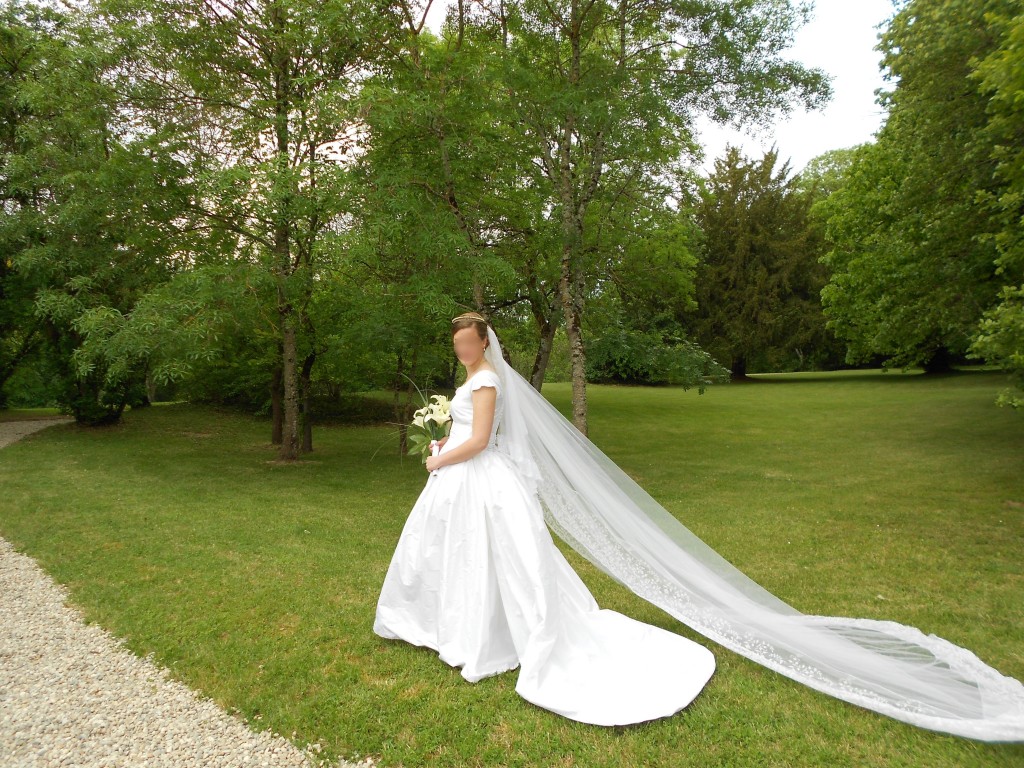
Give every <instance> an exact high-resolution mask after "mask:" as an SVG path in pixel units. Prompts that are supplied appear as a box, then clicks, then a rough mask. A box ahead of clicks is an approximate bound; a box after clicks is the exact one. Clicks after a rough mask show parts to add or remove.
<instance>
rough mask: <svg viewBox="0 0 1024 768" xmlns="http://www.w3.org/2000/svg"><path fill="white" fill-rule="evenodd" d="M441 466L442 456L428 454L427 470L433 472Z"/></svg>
mask: <svg viewBox="0 0 1024 768" xmlns="http://www.w3.org/2000/svg"><path fill="white" fill-rule="evenodd" d="M440 466H441V457H440V456H427V472H433V471H434V470H435V469H437V468H438V467H440Z"/></svg>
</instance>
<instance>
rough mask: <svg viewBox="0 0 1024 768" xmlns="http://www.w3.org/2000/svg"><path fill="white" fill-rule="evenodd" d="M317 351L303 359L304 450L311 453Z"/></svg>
mask: <svg viewBox="0 0 1024 768" xmlns="http://www.w3.org/2000/svg"><path fill="white" fill-rule="evenodd" d="M315 362H316V353H315V352H311V353H310V354H308V355H306V359H305V360H303V361H302V379H301V381H302V450H303V452H304V453H309V452H311V451H312V450H313V410H312V405H313V392H312V390H313V382H312V373H313V364H314V363H315Z"/></svg>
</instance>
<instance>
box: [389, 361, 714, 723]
mask: <svg viewBox="0 0 1024 768" xmlns="http://www.w3.org/2000/svg"><path fill="white" fill-rule="evenodd" d="M479 387H495V389H496V390H497V401H496V404H495V414H494V423H493V425H492V427H491V435H490V441H489V444H488V446H487V447H486V448H485V449H484V450H483V451H481V452H480V453H478V454H477V455H476V456H474V457H472V458H470V459H468V460H466V461H462V462H458V463H455V464H449V465H447V466H444V467H441V468H440V469H438V470H436V472H434V473H431V474H430V475H429V476H428V479H427V483H426V486H425V487H424V489H423V492H422V493H421V494H420V496H419V498H418V499H417V500H416V503H415V505H414V506H413V508H412V511H411V512H410V514H409V518H408V520H407V521H406V523H405V527H404V529H403V530H402V533H401V536H400V538H399V540H398V545H397V547H396V549H395V553H394V556H393V558H392V560H391V564H390V566H389V568H388V571H387V576H386V577H385V579H384V585H383V588H382V589H381V594H380V599H379V601H378V604H377V612H376V617H375V619H374V625H373V629H374V632H376V633H377V634H378V635H380V636H382V637H385V638H390V639H402V640H404V641H406V642H409V643H412V644H414V645H420V646H426V647H428V648H433V649H434V650H436V651H437V652H438V654H439V656H440V658H441V660H442V661H444V662H446V663H447V664H449V665H451V666H453V667H461V674H462V676H463V677H464V678H465V679H466V680H469V681H471V682H475V681H477V680H480V679H482V678H484V677H488V676H490V675H496V674H499V673H501V672H505V671H508V670H511V669H514V668H515V667H517V666H518V667H519V677H518V680H517V682H516V691H517V692H518V693H519V694H520V695H521V696H522V697H523V698H524V699H526V700H527V701H530V702H532V703H534V704H536V705H537V706H540V707H543V708H545V709H549V710H551V711H553V712H557V713H558V714H560V715H563V716H565V717H568V718H571V719H573V720H579V721H582V722H586V723H594V724H597V725H622V724H627V723H637V722H642V721H645V720H651V719H654V718H659V717H665V716H668V715H671V714H673V713H675V712H678V711H679V710H681V709H683V708H684V707H686V706H687V705H688V704H689V703H690V702H691V701H692V700H693V699H694V697H696V696H697V694H698V693H699V692H700V691H701V690H702V689H703V687H704V686H705V685H706V684H707V682H708V680H709V679H710V678H711V675H712V674H713V673H714V670H715V657H714V655H713V654H712V653H711V651H709V650H708V649H707V648H705V647H704V646H702V645H699V644H697V643H694V642H692V641H691V640H688V639H687V638H684V637H682V636H681V635H678V634H675V633H673V632H669V631H667V630H665V629H661V628H659V627H654V626H651V625H648V624H643V623H641V622H639V621H636V620H635V619H631V618H629V617H627V616H624V615H622V614H621V613H617V612H615V611H611V610H608V609H601V608H599V607H598V605H597V603H596V601H595V600H594V598H593V596H592V595H591V593H590V591H589V590H588V589H587V587H586V585H585V584H584V583H583V582H582V581H581V580H580V578H579V576H578V575H577V574H576V572H575V571H574V570H573V569H572V567H571V566H570V565H569V563H568V561H567V560H566V559H565V557H564V556H563V555H562V553H561V552H560V551H559V549H558V548H557V547H556V546H555V544H554V541H553V539H552V537H551V535H550V533H549V531H548V528H547V526H546V524H545V522H544V515H543V510H542V508H541V505H540V501H539V499H538V498H537V496H536V495H534V494H532V493H531V492H529V491H528V490H527V486H526V485H525V484H524V483H523V482H522V481H521V478H520V476H519V474H518V470H517V465H516V464H515V463H514V462H513V460H512V459H511V457H510V456H509V455H508V454H506V453H504V452H502V451H501V450H500V449H499V447H498V446H497V444H496V440H495V436H496V432H497V430H498V426H499V422H500V420H501V417H502V413H503V406H504V397H503V393H502V382H501V380H500V378H499V377H498V376H497V374H495V373H494V372H493V371H490V370H487V369H483V370H480V371H477V373H476V374H474V375H473V376H472V377H470V379H469V380H468V381H467V382H466V383H465V384H463V385H462V386H461V387H459V388H458V389H457V390H456V391H455V395H454V397H453V398H452V400H451V416H452V427H451V432H450V435H449V438H448V441H447V442H446V443H445V445H444V447H443V448H442V449H441V452H442V453H444V452H446V451H449V450H451V449H453V448H455V446H457V445H459V444H460V443H461V442H463V441H464V440H466V439H468V438H469V437H470V435H471V434H472V425H473V400H472V395H471V392H472V390H475V389H477V388H479Z"/></svg>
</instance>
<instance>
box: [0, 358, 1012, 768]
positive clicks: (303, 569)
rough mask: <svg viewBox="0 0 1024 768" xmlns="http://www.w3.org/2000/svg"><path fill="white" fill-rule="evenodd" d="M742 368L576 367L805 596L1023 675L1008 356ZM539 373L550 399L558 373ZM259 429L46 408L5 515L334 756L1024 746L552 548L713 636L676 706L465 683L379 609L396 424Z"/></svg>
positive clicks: (397, 486) (707, 514)
mask: <svg viewBox="0 0 1024 768" xmlns="http://www.w3.org/2000/svg"><path fill="white" fill-rule="evenodd" d="M757 378H758V379H759V380H758V381H757V383H752V384H729V385H724V386H719V387H715V388H712V389H710V390H708V391H707V392H706V393H705V394H704V395H698V393H697V392H696V391H695V390H690V391H688V392H684V391H682V390H681V389H672V388H634V387H614V386H590V387H589V388H588V400H589V405H590V419H591V429H590V437H591V439H592V440H594V442H596V443H597V444H598V445H599V446H600V447H601V448H602V449H603V450H604V451H605V452H606V453H607V454H608V455H609V456H611V458H612V459H614V460H615V461H616V462H617V463H618V464H619V465H620V466H621V467H622V468H623V469H624V470H626V471H627V472H629V473H630V474H631V475H632V476H633V477H634V478H635V479H636V480H637V481H638V482H639V483H640V484H641V485H642V486H644V487H645V488H646V489H647V490H648V491H649V492H650V493H651V494H652V495H653V496H654V497H655V498H657V499H658V500H659V501H660V502H661V503H662V504H664V505H665V506H666V507H667V508H668V509H669V510H670V511H671V512H673V513H674V514H675V515H677V516H678V517H679V518H680V520H682V521H683V523H684V524H685V525H687V526H688V527H689V528H690V529H691V530H692V531H693V532H694V533H696V534H697V535H698V536H699V537H701V538H702V539H703V540H704V541H706V542H707V543H708V544H709V545H711V546H712V547H714V548H715V549H716V550H717V551H718V552H720V553H721V554H722V555H723V556H724V557H726V558H727V559H728V560H730V561H731V562H732V563H734V564H735V565H736V566H737V567H738V568H740V570H742V571H743V572H745V573H746V574H747V575H749V576H750V577H751V578H753V579H754V580H755V581H757V582H758V583H760V584H762V585H763V586H764V587H766V588H767V589H768V590H770V591H771V592H773V593H774V594H776V595H778V596H779V597H780V598H782V599H783V600H785V601H786V602H788V603H790V604H791V605H793V606H794V607H796V608H798V609H799V610H801V611H803V612H805V613H814V614H826V615H837V616H862V617H868V618H877V619H889V620H894V621H899V622H902V623H905V624H910V625H913V626H916V627H918V628H919V629H921V630H923V631H924V632H926V633H935V634H937V635H939V636H941V637H944V638H946V639H948V640H950V641H952V642H954V643H957V644H959V645H963V646H965V647H967V648H969V649H970V650H972V651H974V652H975V653H976V654H978V656H980V657H981V659H982V660H984V661H985V662H987V663H989V664H991V665H992V666H994V667H995V668H996V669H998V670H999V671H1000V672H1002V673H1004V674H1007V675H1011V676H1013V677H1016V678H1018V679H1020V680H1024V642H1022V641H1024V629H1022V627H1024V415H1022V414H1020V413H1016V412H1014V411H1012V410H1010V409H1005V408H1004V409H1001V408H997V407H996V406H995V405H994V404H993V400H994V397H995V394H996V392H997V391H999V390H1000V389H1001V388H1002V387H1003V386H1005V381H1006V378H1005V376H1003V375H1000V374H995V373H959V374H952V375H948V376H943V377H926V376H923V375H920V374H917V373H913V372H911V373H907V374H901V373H898V372H893V373H889V374H884V375H883V374H880V373H878V372H844V373H835V374H789V375H772V376H760V377H757ZM544 390H545V395H546V396H547V397H548V398H549V399H550V400H551V401H552V402H553V403H554V404H555V405H556V406H558V407H559V408H560V410H561V411H562V412H563V413H568V412H569V400H570V393H569V387H568V385H567V384H548V385H545V388H544ZM269 437H270V428H269V424H268V423H267V422H266V421H264V420H257V419H253V418H249V417H245V416H240V415H238V414H237V413H232V412H228V411H221V410H217V409H212V408H207V407H195V406H189V405H181V404H177V405H158V406H154V407H151V408H146V409H139V410H132V411H129V412H127V413H126V414H125V417H124V421H123V423H122V424H120V425H117V426H113V427H107V428H101V429H86V428H79V427H76V426H75V425H73V424H66V425H57V426H54V427H51V428H49V429H47V430H44V431H42V432H39V433H36V434H33V435H30V436H29V437H27V438H26V439H24V440H22V441H20V442H18V443H16V444H14V445H12V446H10V447H8V448H6V449H3V451H0V487H2V489H3V493H2V495H0V535H3V536H4V537H5V538H7V539H8V540H9V541H11V542H12V543H13V544H14V546H15V547H16V548H17V549H18V550H20V551H23V552H26V553H27V554H29V555H31V556H32V557H34V558H36V559H37V560H38V561H39V562H40V564H41V565H42V566H43V567H44V568H45V569H46V570H47V571H48V572H49V573H50V574H52V575H53V576H54V578H55V579H56V580H57V581H59V582H61V583H63V584H66V585H67V586H68V588H69V590H70V592H71V595H72V599H73V602H74V604H75V605H77V606H78V607H80V608H81V610H82V611H83V612H84V613H85V615H86V617H87V619H88V620H89V621H91V622H97V623H99V624H101V625H102V626H104V627H106V628H108V629H109V630H111V631H112V632H113V633H114V634H116V635H118V636H121V637H124V638H125V639H126V641H127V645H128V647H130V648H131V649H132V650H133V651H135V652H136V653H138V654H139V655H145V654H148V653H150V652H153V653H154V654H155V660H156V661H157V662H158V663H160V664H162V665H164V666H167V667H169V668H170V669H171V670H172V672H173V674H174V676H175V677H177V678H179V679H181V680H183V681H184V682H186V683H187V684H189V685H191V686H193V687H195V688H197V689H199V690H200V691H202V692H203V693H204V694H206V695H208V696H210V697H212V698H213V699H214V700H215V701H217V702H218V703H219V704H220V705H221V706H223V707H224V708H226V709H228V710H233V711H238V712H239V713H240V714H241V715H242V716H243V717H245V718H246V719H247V720H248V721H249V722H250V723H251V724H252V725H253V727H255V728H257V729H261V728H272V729H273V730H274V731H276V732H278V733H281V734H283V735H285V736H289V737H291V738H292V739H293V740H294V741H295V742H296V743H297V744H299V745H300V746H301V745H303V744H305V743H306V742H319V743H320V744H321V745H323V747H324V754H325V755H327V756H331V757H333V756H337V755H344V756H353V755H356V754H358V755H367V754H372V755H377V756H379V757H380V758H381V762H382V764H383V765H385V766H398V765H404V766H421V765H431V766H435V765H436V766H581V767H586V768H591V767H595V768H596V767H597V766H666V767H667V766H673V767H674V766H690V765H692V766H728V767H729V768H733V767H736V768H738V767H741V766H758V767H760V766H815V767H817V766H839V765H843V766H845V765H856V766H1024V744H984V743H981V742H975V741H969V740H966V739H961V738H957V737H952V736H947V735H943V734H938V733H934V732H932V731H926V730H923V729H920V728H916V727H913V726H909V725H906V724H904V723H901V722H898V721H896V720H893V719H891V718H888V717H885V716H883V715H879V714H876V713H874V712H871V711H868V710H865V709H862V708H859V707H856V706H854V705H852V704H848V703H846V702H843V701H840V700H838V699H834V698H831V697H829V696H826V695H824V694H821V693H818V692H817V691H814V690H812V689H810V688H808V687H806V686H803V685H801V684H799V683H796V682H794V681H792V680H789V679H788V678H786V677H783V676H782V675H779V674H777V673H775V672H773V671H771V670H768V669H766V668H764V667H761V666H759V665H757V664H755V663H753V662H750V661H748V660H747V659H745V658H743V657H741V656H738V655H736V654H734V653H732V652H731V651H728V650H726V649H725V648H723V647H721V646H719V645H717V644H715V643H714V642H713V641H711V640H708V639H707V638H704V637H703V636H701V635H699V634H697V633H695V632H693V631H692V630H690V629H689V628H688V627H686V626H684V625H682V624H681V623H680V622H678V621H676V620H675V619H673V618H671V617H670V616H668V615H667V614H665V613H664V612H662V611H660V610H659V609H657V608H655V607H653V606H651V605H649V604H648V603H646V602H644V601H642V600H641V599H639V598H637V597H635V596H634V595H632V593H630V592H628V591H626V590H624V589H623V588H621V587H620V586H618V585H617V584H615V583H613V582H612V581H611V580H610V579H608V578H606V577H605V576H604V575H603V574H601V573H600V572H598V571H597V570H596V569H595V568H593V567H592V566H591V565H590V564H589V563H587V562H585V561H583V560H582V559H581V558H579V557H578V556H576V555H575V553H572V552H571V551H568V550H566V551H567V554H568V556H569V558H570V562H572V564H573V565H574V566H575V567H576V568H577V569H578V570H579V572H580V574H581V575H582V576H583V578H584V580H585V581H586V582H587V584H588V585H589V586H590V587H591V589H592V591H593V592H594V595H595V597H596V598H597V600H598V602H599V603H600V604H601V606H602V607H606V608H612V609H615V610H618V611H621V612H623V613H626V614H628V615H630V616H633V617H635V618H637V619H640V620H642V621H646V622H650V623H653V624H657V625H659V626H662V627H666V628H668V629H671V630H672V631H676V632H679V633H680V634H682V635H684V636H686V637H689V638H690V639H693V640H696V641H697V642H700V643H702V644H704V645H706V646H707V647H708V648H710V649H711V650H712V651H713V652H714V653H715V656H716V658H717V662H718V667H717V670H716V672H715V675H714V676H713V677H712V678H711V681H710V682H709V684H708V686H707V687H706V688H705V689H704V690H703V691H702V692H701V694H700V695H699V696H698V698H697V699H696V700H695V701H694V702H693V703H692V704H691V705H690V706H689V707H687V709H685V710H683V711H682V712H679V713H677V714H676V715H674V716H672V717H670V718H665V719H662V720H658V721H654V722H650V723H646V724H641V725H637V726H630V727H623V728H602V727H599V726H591V725H585V724H582V723H576V722H574V721H571V720H567V719H564V718H561V717H559V716H558V715H555V714H553V713H551V712H548V711H546V710H543V709H540V708H538V707H535V706H533V705H531V704H529V703H528V702H526V701H524V700H523V699H521V698H520V697H519V696H518V695H517V694H516V693H515V690H514V688H515V680H516V675H517V674H518V673H517V672H515V671H513V672H509V673H506V674H503V675H499V676H497V677H492V678H488V679H486V680H483V681H481V682H479V683H476V684H470V683H467V682H465V681H464V680H463V679H462V678H461V677H460V675H459V671H458V670H457V669H453V668H451V667H448V666H447V665H445V664H444V663H442V662H441V661H439V660H438V658H437V655H436V654H435V653H434V652H433V651H431V650H428V649H424V648H416V647H413V646H410V645H408V644H405V643H402V642H400V641H386V640H384V639H382V638H379V637H377V636H376V635H375V634H373V631H372V623H373V614H374V609H375V606H376V600H377V596H378V592H379V588H380V585H381V583H382V581H383V578H384V573H385V570H386V568H387V565H388V562H389V560H390V557H391V553H392V551H393V548H394V545H395V543H396V541H397V539H398V535H399V532H400V531H401V528H402V524H403V522H404V520H405V517H406V515H407V514H408V512H409V510H410V509H411V507H412V505H413V503H414V501H415V500H416V497H417V495H418V494H419V492H420V490H421V489H422V487H423V484H424V482H425V481H426V473H425V471H424V470H423V469H422V467H421V465H420V464H419V462H418V460H416V459H414V458H409V457H405V458H404V459H403V458H400V457H399V456H398V455H397V453H396V448H395V439H394V436H393V434H392V429H391V428H388V427H316V428H315V429H314V448H315V450H314V452H313V453H311V454H308V455H305V456H304V457H303V460H302V461H301V462H298V463H295V464H293V465H282V464H279V463H277V462H275V461H274V459H275V457H276V447H275V446H273V445H271V444H270V442H269ZM382 446H383V447H382ZM378 449H380V450H379V451H378ZM375 451H377V453H376V456H373V454H374V452H375ZM563 549H565V548H564V547H563Z"/></svg>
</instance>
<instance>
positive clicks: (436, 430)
mask: <svg viewBox="0 0 1024 768" xmlns="http://www.w3.org/2000/svg"><path fill="white" fill-rule="evenodd" d="M420 396H421V397H422V396H423V393H422V392H421V393H420ZM430 400H432V401H433V402H429V401H427V400H426V398H424V400H423V407H422V408H420V409H419V410H417V411H416V412H414V413H413V419H412V423H411V424H410V425H409V429H408V434H407V436H408V445H409V453H414V452H415V453H420V454H422V455H423V463H424V464H426V463H427V457H428V456H430V455H431V454H434V453H437V450H436V441H437V440H440V439H441V438H443V437H446V436H447V435H448V430H450V429H451V426H452V417H451V411H450V404H449V402H448V398H447V397H445V396H444V395H431V396H430Z"/></svg>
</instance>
